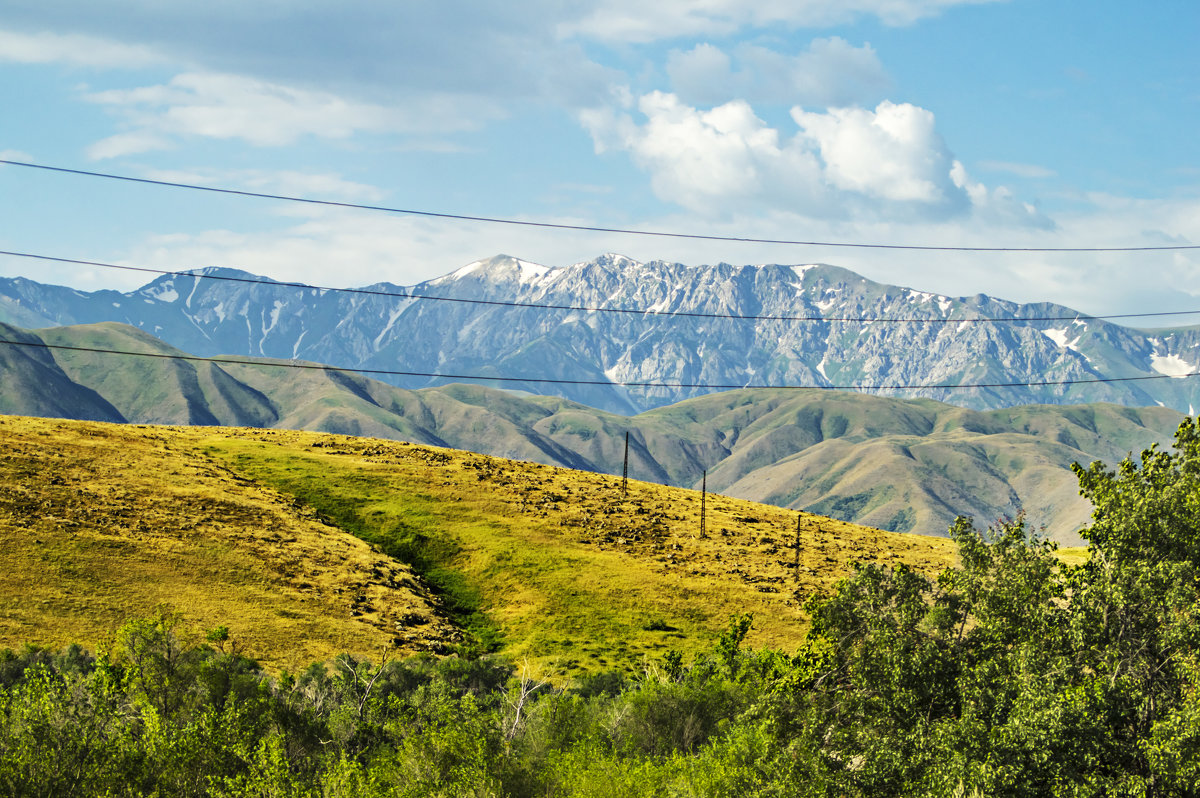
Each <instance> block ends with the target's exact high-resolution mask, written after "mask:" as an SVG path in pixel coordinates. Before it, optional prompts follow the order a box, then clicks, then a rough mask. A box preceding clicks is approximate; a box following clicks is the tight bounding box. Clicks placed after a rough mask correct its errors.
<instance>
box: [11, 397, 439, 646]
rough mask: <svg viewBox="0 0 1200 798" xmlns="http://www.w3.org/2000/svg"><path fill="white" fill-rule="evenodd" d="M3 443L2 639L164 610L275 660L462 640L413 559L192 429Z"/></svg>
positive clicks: (52, 432) (43, 635)
mask: <svg viewBox="0 0 1200 798" xmlns="http://www.w3.org/2000/svg"><path fill="white" fill-rule="evenodd" d="M0 440H2V441H3V449H2V450H0V485H2V486H3V490H0V595H2V596H4V598H5V600H4V602H3V609H2V610H0V645H5V646H14V645H17V644H19V643H23V642H33V643H37V644H41V645H47V646H59V645H62V644H65V643H67V642H72V641H78V642H84V643H85V644H91V643H94V642H97V641H99V640H101V639H102V638H104V637H105V636H106V635H107V634H108V633H110V632H111V631H112V630H113V629H115V628H116V627H117V626H118V625H120V623H121V622H123V621H124V620H125V619H127V618H129V617H134V616H147V615H149V614H151V613H152V612H153V611H154V609H155V607H156V605H158V604H169V605H171V606H173V607H174V608H175V609H176V610H178V611H179V612H181V613H182V614H183V616H184V618H185V620H186V621H187V622H189V623H190V624H192V625H193V627H194V628H196V629H205V628H212V627H215V626H217V625H220V624H225V625H227V626H229V628H230V630H231V634H232V639H233V640H234V641H235V643H237V644H238V645H239V646H240V647H241V650H242V651H244V652H245V653H246V654H248V655H249V656H253V657H255V658H258V659H260V660H261V661H262V662H263V663H264V664H265V665H267V666H268V667H271V668H279V667H290V668H295V667H298V666H302V665H304V664H307V663H308V662H312V661H315V660H322V659H326V658H328V657H330V656H332V655H333V654H335V653H338V652H340V651H355V652H361V653H368V652H377V651H378V650H379V649H380V648H382V647H385V646H391V645H392V644H393V642H394V638H397V637H401V638H402V639H401V640H400V641H399V642H400V643H401V644H402V645H403V646H404V647H405V648H407V649H410V650H419V649H424V648H429V647H431V646H440V645H441V644H443V643H444V642H446V641H447V640H449V639H451V638H452V637H453V636H454V634H455V633H454V631H453V630H452V629H451V627H450V626H449V625H448V624H447V623H446V622H445V620H444V619H443V618H441V617H440V614H439V612H438V610H437V609H436V607H435V606H434V605H433V604H432V603H431V602H430V600H429V598H428V595H427V593H426V591H425V589H424V588H423V587H422V586H421V585H420V584H419V582H418V581H417V580H416V579H414V578H413V575H412V574H411V571H410V569H408V568H407V567H405V566H403V565H400V564H398V563H395V562H394V561H391V560H390V559H388V558H386V557H383V556H381V555H380V554H378V553H377V552H375V551H372V550H371V548H370V547H369V546H368V545H367V544H365V543H363V542H362V541H360V540H358V539H356V538H354V537H353V536H351V535H348V534H346V533H344V532H342V531H341V530H338V529H336V528H332V527H329V526H327V525H325V524H323V523H320V522H319V521H318V520H317V519H316V518H314V517H313V515H312V513H311V512H310V511H307V510H306V508H303V507H300V506H298V505H297V504H296V502H295V501H294V500H293V499H291V498H290V497H287V496H284V495H281V494H279V493H277V492H275V491H272V490H269V489H265V488H262V487H260V486H258V485H255V484H253V483H250V482H247V481H246V480H244V479H241V478H240V477H237V476H236V475H234V474H232V473H231V472H229V470H228V469H226V468H225V467H223V466H221V465H220V464H218V463H215V462H213V461H211V460H210V459H208V458H207V457H205V456H203V455H202V454H200V453H199V452H197V451H196V449H195V448H194V447H193V446H192V444H191V441H192V440H193V433H189V432H188V431H185V430H176V429H171V428H155V427H126V426H118V425H110V424H95V423H84V422H65V421H56V420H46V419H26V418H16V417H0ZM417 616H420V617H422V618H426V619H428V620H429V623H427V624H424V625H422V626H419V627H412V628H410V629H405V630H404V631H403V632H400V631H398V630H397V628H396V624H395V622H396V620H397V619H398V618H402V617H411V618H415V617H417Z"/></svg>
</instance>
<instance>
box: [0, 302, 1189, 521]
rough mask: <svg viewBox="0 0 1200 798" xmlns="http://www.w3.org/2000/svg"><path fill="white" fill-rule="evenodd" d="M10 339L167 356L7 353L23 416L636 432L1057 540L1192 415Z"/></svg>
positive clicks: (700, 454) (747, 468) (646, 440)
mask: <svg viewBox="0 0 1200 798" xmlns="http://www.w3.org/2000/svg"><path fill="white" fill-rule="evenodd" d="M0 335H3V336H5V337H9V338H10V339H13V340H15V339H16V338H18V337H21V336H24V338H22V340H27V341H29V342H32V343H37V342H39V341H42V342H45V343H50V344H55V345H66V346H75V347H79V348H81V349H87V348H93V349H113V350H121V351H128V352H146V353H151V354H156V355H165V356H168V357H165V358H158V357H153V358H142V357H128V356H112V355H104V354H99V353H96V352H91V351H73V350H39V349H36V348H23V347H0V353H6V354H8V359H7V360H5V359H0V378H2V379H0V407H3V408H4V409H6V410H7V412H10V413H23V414H30V415H50V416H68V417H69V416H75V417H82V418H107V419H111V420H126V421H132V422H138V423H170V424H210V425H232V426H237V425H246V426H259V427H273V428H279V429H309V430H317V431H324V432H331V433H337V434H348V435H365V436H373V437H380V438H390V439H397V440H407V441H411V442H415V443H425V444H430V445H435V446H451V447H455V448H460V449H468V450H471V451H477V452H481V453H485V454H492V455H496V456H501V457H508V458H515V459H522V460H529V461H533V462H540V463H546V464H552V465H562V466H567V467H570V468H578V469H585V470H592V471H600V472H606V473H621V470H622V467H623V458H624V440H625V435H626V433H628V434H629V436H630V460H629V469H630V474H631V475H632V476H634V477H635V478H637V479H643V480H649V481H653V482H660V483H665V484H671V485H679V486H685V487H692V488H696V487H699V484H700V479H701V476H702V474H703V472H704V471H705V470H707V471H708V472H709V474H708V479H709V486H710V487H712V488H713V489H715V490H719V491H721V492H724V493H727V494H729V495H732V496H739V497H742V498H748V499H752V500H755V501H762V502H766V503H770V504H777V505H780V506H784V507H790V508H793V509H807V510H811V511H813V512H819V513H821V514H825V515H830V516H834V517H837V518H840V519H843V520H847V521H854V522H856V523H864V524H868V525H871V526H876V527H881V528H885V529H890V530H893V531H902V532H908V531H916V532H922V533H926V534H942V533H944V532H945V530H946V528H947V527H948V526H949V524H950V522H951V521H952V520H953V519H954V517H955V516H957V515H972V516H974V517H976V518H978V519H979V520H980V521H981V522H983V523H990V522H991V521H993V520H995V519H996V518H998V517H1000V516H1003V515H1012V514H1014V513H1016V512H1017V511H1018V510H1019V509H1024V510H1025V511H1026V512H1027V513H1028V515H1029V518H1030V520H1031V522H1033V523H1034V524H1035V525H1042V524H1044V525H1046V527H1047V528H1048V529H1049V531H1050V533H1051V534H1052V535H1053V536H1054V537H1055V538H1056V539H1058V540H1060V541H1062V542H1065V543H1068V544H1074V543H1077V542H1078V537H1077V536H1076V534H1075V532H1076V530H1078V528H1079V527H1080V526H1081V525H1083V524H1084V523H1085V522H1086V521H1087V519H1088V516H1089V513H1090V508H1089V507H1088V506H1087V504H1086V503H1085V502H1084V501H1083V500H1082V499H1080V498H1079V496H1078V495H1077V490H1076V486H1075V479H1074V476H1073V475H1072V474H1071V473H1070V470H1069V467H1070V464H1071V463H1072V462H1082V463H1090V462H1092V461H1095V460H1102V461H1105V462H1107V463H1109V464H1115V463H1116V462H1118V461H1119V460H1120V459H1121V458H1122V457H1124V456H1125V455H1126V454H1128V453H1130V452H1138V451H1140V450H1142V449H1144V448H1146V447H1148V446H1150V445H1151V444H1152V443H1155V442H1158V441H1166V440H1170V439H1171V436H1172V433H1173V431H1174V429H1175V428H1176V427H1177V426H1178V424H1179V421H1180V420H1181V419H1182V416H1181V415H1180V414H1179V413H1177V412H1175V411H1172V410H1168V409H1166V408H1123V407H1118V406H1115V405H1085V406H1059V405H1042V406H1025V407H1019V408H1009V409H1001V410H992V411H974V410H968V409H965V408H960V407H955V406H952V405H945V404H941V403H938V402H934V401H930V400H900V399H890V398H886V397H875V396H869V395H866V394H858V393H848V392H833V391H822V390H783V389H755V390H741V391H729V392H726V393H722V394H712V395H709V396H703V397H698V398H696V399H691V400H687V401H685V402H680V403H678V404H676V405H672V406H669V407H663V408H658V409H655V410H652V411H648V412H646V413H642V414H639V415H637V416H633V417H626V416H620V415H615V414H610V413H606V412H603V411H598V410H594V409H592V408H589V407H586V406H583V405H579V404H576V403H573V402H570V401H568V400H565V399H560V398H552V397H528V396H520V395H516V394H513V393H508V392H501V391H496V390H493V389H489V388H484V387H480V386H471V385H448V386H443V387H439V388H430V389H422V390H419V391H409V390H404V389H400V388H395V387H393V386H390V385H386V384H384V383H380V382H377V381H374V380H370V379H366V378H364V377H361V376H358V375H353V374H348V373H345V372H339V371H334V370H330V369H325V368H323V367H320V366H317V365H315V364H295V363H292V362H290V361H289V363H288V364H287V365H311V366H312V367H311V368H277V367H274V366H273V365H272V363H271V361H266V360H260V361H258V362H254V363H240V364H238V363H219V362H210V361H207V360H178V359H171V358H173V357H176V356H183V355H184V353H182V352H180V351H179V350H176V349H174V348H173V347H170V346H168V345H166V344H164V343H163V342H161V341H159V340H157V339H155V338H154V337H152V336H150V335H148V334H146V333H144V332H142V331H140V330H137V329H135V328H131V327H128V326H126V325H120V324H113V323H102V324H95V325H82V326H78V327H69V328H53V329H50V330H42V331H37V332H29V331H22V330H17V329H15V328H0ZM33 358H40V359H39V360H36V361H34V360H32V359H33ZM31 362H36V364H37V365H36V368H35V367H34V366H31V365H28V363H31ZM46 375H50V376H51V377H53V379H54V380H57V381H58V382H51V381H50V377H47V376H46ZM48 397H53V398H54V399H55V402H50V401H49V399H48ZM71 397H78V402H77V404H76V405H71V403H70V402H69V401H68V399H70V398H71ZM73 408H77V410H75V409H73ZM103 408H108V410H107V412H109V413H110V415H109V416H103V415H100V411H101V410H102V409H103Z"/></svg>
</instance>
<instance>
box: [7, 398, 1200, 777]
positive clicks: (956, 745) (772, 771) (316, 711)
mask: <svg viewBox="0 0 1200 798" xmlns="http://www.w3.org/2000/svg"><path fill="white" fill-rule="evenodd" d="M1076 471H1077V476H1078V478H1079V482H1080V489H1081V492H1082V493H1083V494H1084V495H1085V496H1086V497H1087V498H1089V499H1090V500H1091V501H1092V502H1093V504H1094V505H1095V507H1096V512H1095V515H1094V521H1093V523H1092V525H1091V526H1090V527H1089V528H1088V529H1087V530H1085V532H1084V534H1085V537H1086V538H1087V539H1088V540H1089V542H1090V544H1091V556H1090V558H1089V560H1088V562H1087V563H1085V564H1084V565H1081V566H1077V567H1068V566H1066V565H1063V564H1062V563H1061V562H1060V561H1059V560H1058V559H1057V558H1056V557H1055V554H1054V551H1053V547H1052V546H1051V545H1050V544H1046V543H1043V542H1039V541H1038V540H1037V539H1036V536H1031V535H1029V534H1028V530H1027V529H1026V526H1025V523H1024V521H1023V520H1022V519H1017V520H1015V521H1010V522H1005V523H1002V524H1000V525H998V526H996V527H993V528H991V529H989V530H987V531H979V530H977V529H975V528H974V526H972V524H971V523H970V522H968V521H966V520H960V521H959V522H958V523H956V525H955V526H954V528H953V529H952V530H951V533H952V535H953V537H954V539H955V540H956V541H957V543H958V546H959V551H960V555H961V562H960V565H959V566H958V567H956V568H951V569H947V570H946V571H944V572H943V573H942V574H941V575H940V576H938V577H937V578H936V579H929V578H926V577H925V576H923V575H921V574H919V573H917V572H914V571H912V570H910V569H908V568H906V567H896V568H890V567H886V566H880V565H876V564H863V565H860V566H858V567H857V569H856V570H855V572H854V574H853V575H852V576H851V577H850V578H848V579H846V580H845V581H844V582H842V583H841V584H840V585H839V586H838V588H837V590H836V592H835V593H834V594H833V595H827V596H818V597H813V598H812V599H810V600H809V602H808V603H807V609H808V611H809V613H810V614H811V617H812V627H811V630H810V632H809V634H808V637H807V640H806V642H805V644H804V645H803V646H802V647H801V650H800V651H798V652H795V653H788V654H784V653H780V652H773V651H764V650H760V651H748V650H745V649H744V648H743V646H742V641H743V640H744V638H745V635H746V633H747V631H748V630H749V628H750V624H751V622H752V620H751V619H750V618H749V617H748V616H744V617H740V618H735V619H733V621H732V623H731V625H730V627H729V629H728V630H727V631H726V632H725V633H724V634H723V635H722V636H721V637H720V638H719V639H718V640H717V641H715V643H714V645H713V646H712V648H711V650H710V651H709V652H708V653H707V654H705V655H703V656H701V657H699V658H697V659H696V660H695V661H693V662H689V663H685V662H684V661H683V660H682V658H681V657H680V656H679V655H678V654H669V655H668V656H667V657H665V658H664V659H663V660H662V661H660V662H658V663H654V664H652V665H650V666H648V667H646V668H645V669H644V672H643V674H642V675H641V676H639V677H637V678H632V679H630V678H627V677H625V676H623V675H620V674H619V673H616V672H612V673H602V674H597V675H594V676H591V677H589V678H586V679H582V680H579V681H576V682H575V683H572V684H570V685H565V686H563V685H558V686H554V685H549V684H543V683H540V682H538V681H536V680H534V679H532V678H530V677H529V675H528V674H527V673H525V672H524V671H523V670H522V669H515V668H513V667H512V666H511V665H509V664H506V663H505V662H503V661H502V660H499V659H489V658H487V657H481V658H475V659H468V658H455V657H452V658H443V659H436V658H432V657H418V658H412V659H405V660H399V661H391V662H384V663H379V664H372V663H368V662H365V661H360V660H355V659H353V658H351V657H345V656H343V657H339V658H338V659H336V660H334V661H333V662H332V663H327V664H320V665H314V666H312V667H310V668H309V669H307V670H306V671H304V672H303V673H300V674H298V675H288V674H284V675H282V676H281V677H279V678H271V677H268V676H267V675H266V674H264V673H263V672H262V671H261V670H260V669H259V668H258V666H257V665H256V664H255V663H254V662H252V661H250V660H248V659H246V658H244V657H242V656H240V655H238V654H237V653H236V652H234V651H233V650H231V646H230V642H229V638H228V633H227V630H225V629H216V630H213V631H212V632H211V633H210V634H209V635H208V639H207V640H206V641H204V642H203V643H200V644H195V645H190V646H189V645H182V644H181V643H180V641H179V638H178V636H177V635H176V619H175V618H173V616H171V615H169V614H160V615H159V616H158V617H155V618H151V619H144V620H135V621H131V622H129V623H127V624H125V626H124V627H122V629H121V630H120V631H119V632H118V633H117V634H116V635H115V637H114V640H113V641H112V644H111V645H110V646H109V647H107V648H102V649H101V650H100V651H98V652H97V653H96V654H95V655H92V654H89V653H87V652H85V651H83V650H82V649H81V648H79V647H71V648H68V649H66V650H65V651H62V652H60V653H50V652H46V651H40V650H35V649H27V650H25V651H22V652H20V653H17V652H11V651H10V652H6V653H5V654H3V656H0V791H2V792H4V793H5V794H11V795H15V796H26V795H38V796H42V795H44V796H60V795H79V796H102V795H103V796H126V795H163V796H167V795H171V796H175V795H181V796H193V795H194V796H384V795H387V796H439V795H441V796H460V795H472V796H488V795H494V796H613V795H621V796H639V795H645V796H651V795H656V796H657V795H712V796H723V795H729V796H797V795H799V796H803V795H814V796H815V795H821V796H835V795H836V796H841V795H849V796H895V795H940V796H965V795H988V796H991V795H1005V796H1031V797H1032V796H1101V795H1104V796H1110V795H1138V796H1191V795H1197V794H1200V789H1198V788H1197V785H1198V784H1200V601H1198V599H1200V570H1198V566H1200V427H1198V426H1197V425H1196V424H1195V423H1193V422H1192V421H1190V420H1189V421H1188V422H1186V423H1185V424H1183V425H1182V426H1181V427H1180V429H1179V431H1178V433H1177V434H1176V441H1175V451H1173V452H1165V451H1160V450H1157V449H1152V450H1149V451H1147V452H1144V453H1143V454H1142V456H1141V458H1140V460H1139V461H1136V462H1135V461H1133V460H1127V461H1126V462H1124V463H1123V464H1122V465H1121V466H1120V467H1119V468H1118V469H1117V470H1116V471H1108V470H1106V469H1105V468H1103V467H1102V466H1100V465H1099V464H1097V465H1093V466H1092V467H1090V468H1086V469H1085V468H1081V467H1077V469H1076Z"/></svg>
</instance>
